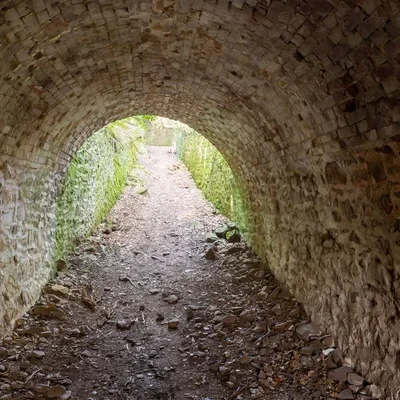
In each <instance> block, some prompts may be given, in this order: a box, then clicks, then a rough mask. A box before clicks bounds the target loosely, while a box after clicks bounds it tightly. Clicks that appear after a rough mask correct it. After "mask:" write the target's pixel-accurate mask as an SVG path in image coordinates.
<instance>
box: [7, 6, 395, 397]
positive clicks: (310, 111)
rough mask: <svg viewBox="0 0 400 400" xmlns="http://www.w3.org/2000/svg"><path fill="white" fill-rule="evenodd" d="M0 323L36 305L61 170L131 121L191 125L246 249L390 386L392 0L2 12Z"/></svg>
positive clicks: (392, 357) (392, 297) (369, 371)
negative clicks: (250, 246)
mask: <svg viewBox="0 0 400 400" xmlns="http://www.w3.org/2000/svg"><path fill="white" fill-rule="evenodd" d="M0 7H1V9H0V45H1V46H0V56H1V57H0V77H1V85H0V110H1V118H0V171H1V173H0V184H1V186H0V207H1V214H0V218H1V219H0V264H1V265H0V275H1V276H0V281H1V282H2V283H1V287H0V299H1V300H0V310H1V312H0V318H1V321H0V325H1V327H2V328H1V329H2V331H4V330H6V329H8V328H9V327H10V324H11V323H12V320H13V319H14V318H15V317H16V316H17V315H18V314H19V313H20V312H21V311H22V310H23V309H25V308H26V307H27V306H29V305H30V304H32V301H33V300H34V299H35V298H36V297H37V295H38V291H39V289H40V285H41V284H42V283H43V282H44V281H45V279H46V278H47V276H48V270H49V267H48V265H49V262H50V259H51V257H50V255H51V252H52V249H53V248H54V221H55V220H54V201H55V194H56V191H57V185H58V182H59V181H60V179H61V177H62V174H63V173H64V171H65V168H66V165H67V163H68V161H69V160H70V159H71V157H72V156H73V155H74V154H75V152H76V150H77V149H78V148H79V147H80V145H81V144H82V143H83V142H84V141H85V139H86V138H87V137H89V136H90V135H91V134H92V133H93V132H95V131H96V130H98V129H99V128H101V127H102V126H104V125H105V124H107V123H108V122H110V121H112V120H115V119H119V118H122V117H126V116H129V115H135V114H146V113H147V114H155V115H160V116H165V117H169V118H171V119H176V120H180V121H182V122H184V123H186V124H188V125H190V126H191V127H193V128H194V129H196V130H197V131H199V132H201V133H202V134H204V135H205V136H206V137H207V138H209V139H210V141H211V142H212V143H213V144H214V145H216V147H217V148H218V149H219V150H220V151H221V152H222V153H223V154H224V156H225V158H226V159H227V161H228V162H229V163H230V165H231V166H232V167H233V168H234V169H235V172H236V174H237V176H238V177H239V179H240V180H241V181H242V182H243V183H245V184H246V185H247V188H248V190H249V195H250V198H251V201H252V210H253V214H254V216H255V217H254V221H253V223H254V227H255V229H254V232H253V236H252V237H253V239H252V240H253V242H254V244H255V245H256V246H257V248H258V251H259V254H260V255H261V256H262V257H264V258H265V260H266V261H268V262H269V263H270V265H271V268H272V269H273V271H274V272H275V274H276V275H277V276H278V277H279V278H280V279H282V280H285V281H286V282H287V283H288V285H289V286H290V287H291V289H292V290H293V291H294V293H295V294H296V296H297V297H298V299H299V300H301V301H303V302H304V304H305V306H306V307H307V309H308V310H309V311H310V313H311V315H312V317H313V318H314V319H315V320H316V321H318V322H320V323H322V324H323V325H324V326H326V327H327V328H328V329H330V330H331V332H332V333H333V334H334V335H335V336H336V337H337V339H338V341H339V343H340V345H341V347H342V348H343V349H344V350H345V351H346V352H347V354H348V355H349V356H351V357H352V358H353V359H354V361H355V362H356V363H357V365H358V366H359V367H360V369H361V370H362V371H363V373H366V374H367V375H368V376H369V378H370V379H372V380H375V381H376V382H378V383H380V384H381V385H382V386H383V387H386V388H387V395H389V394H390V392H391V391H392V390H393V391H394V390H395V389H397V388H396V383H397V382H398V381H399V379H400V372H399V357H398V355H399V354H400V353H399V351H400V333H399V332H400V322H399V316H400V311H399V295H400V293H399V274H400V271H399V269H400V268H399V257H400V253H399V244H400V242H399V240H400V237H399V236H400V232H399V219H398V215H399V201H400V195H399V192H400V190H399V187H400V185H399V182H400V175H399V171H398V169H399V167H398V165H399V151H400V148H399V143H400V141H399V137H400V135H399V134H400V103H399V100H398V99H399V98H400V90H399V79H400V75H399V55H400V19H399V15H400V3H399V2H398V1H397V0H341V1H339V0H287V1H283V0H268V1H267V0H233V1H228V0H217V1H216V0H201V1H199V0H176V1H174V0H154V1H144V0H118V1H111V0H90V1H87V2H83V1H79V0H77V1H75V0H74V1H71V0H61V1H58V2H48V1H41V0H37V1H36V0H35V1H29V0H27V1H23V2H21V1H19V0H9V1H7V2H5V3H4V2H3V4H2V5H1V6H0Z"/></svg>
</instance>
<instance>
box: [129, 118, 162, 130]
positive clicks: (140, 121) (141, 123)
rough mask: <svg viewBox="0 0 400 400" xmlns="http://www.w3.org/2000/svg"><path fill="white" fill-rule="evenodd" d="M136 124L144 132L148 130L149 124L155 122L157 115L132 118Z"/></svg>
mask: <svg viewBox="0 0 400 400" xmlns="http://www.w3.org/2000/svg"><path fill="white" fill-rule="evenodd" d="M132 118H133V119H134V120H135V121H136V123H137V124H138V125H139V126H140V127H141V128H142V129H144V130H147V129H148V126H149V122H152V121H155V119H156V118H157V117H156V116H155V115H147V114H144V115H137V116H136V117H132Z"/></svg>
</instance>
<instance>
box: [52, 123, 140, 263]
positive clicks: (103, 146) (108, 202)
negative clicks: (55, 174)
mask: <svg viewBox="0 0 400 400" xmlns="http://www.w3.org/2000/svg"><path fill="white" fill-rule="evenodd" d="M140 144H141V138H140V136H139V134H138V130H137V127H135V124H134V121H132V119H129V123H128V124H127V123H124V122H122V123H120V122H118V123H112V124H109V125H107V126H106V127H105V128H103V129H101V130H100V131H98V132H96V133H95V134H93V135H92V136H91V137H90V138H89V139H88V140H87V141H86V142H85V144H84V145H83V146H82V147H81V148H80V150H79V151H78V152H77V153H76V155H75V157H74V158H73V159H72V161H71V163H70V165H69V168H68V170H67V172H66V174H65V177H64V181H63V183H62V185H61V189H60V192H59V195H58V198H57V208H56V222H57V226H56V249H55V257H56V259H59V258H62V257H63V256H64V255H65V254H66V253H67V252H69V251H71V250H72V249H73V248H74V242H75V241H76V240H77V239H79V238H83V237H86V236H87V235H89V234H90V233H91V232H92V230H93V229H94V228H95V227H96V226H97V225H98V224H99V223H100V222H101V221H102V220H103V219H104V217H105V216H106V215H107V214H108V212H109V211H110V209H111V208H112V207H113V205H114V204H115V202H116V201H117V200H118V198H119V196H120V194H121V193H122V191H123V189H124V187H125V184H126V180H127V177H128V174H129V173H130V172H131V171H132V169H133V167H134V166H135V164H136V162H137V153H138V147H139V146H140Z"/></svg>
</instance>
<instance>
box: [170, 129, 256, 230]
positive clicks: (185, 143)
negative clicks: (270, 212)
mask: <svg viewBox="0 0 400 400" xmlns="http://www.w3.org/2000/svg"><path fill="white" fill-rule="evenodd" d="M176 148H177V155H178V157H179V158H180V159H181V160H182V161H183V162H184V164H185V165H186V166H187V168H188V170H189V171H190V172H191V174H192V177H193V180H194V181H195V183H196V185H197V186H198V187H199V188H200V189H201V190H202V192H203V193H204V196H205V197H206V198H207V199H208V200H209V201H210V202H211V203H212V204H214V206H215V207H216V208H217V209H218V210H219V211H220V212H221V213H222V214H224V215H225V216H227V217H228V218H229V219H231V220H233V221H235V222H236V224H237V225H238V227H239V228H240V230H241V232H242V234H244V235H245V236H247V233H248V232H249V221H251V218H250V208H249V206H248V204H249V202H248V196H247V193H246V191H245V190H244V189H243V186H242V185H240V184H239V182H238V180H237V179H236V177H235V174H234V172H233V170H232V169H231V168H230V166H229V165H228V163H227V162H226V160H225V159H224V157H223V155H222V154H221V153H220V152H219V151H218V150H217V148H216V147H215V146H213V145H212V144H211V143H210V142H209V141H208V140H207V139H206V138H204V137H203V136H202V135H200V134H199V133H197V132H196V131H194V130H192V129H190V128H182V131H181V132H180V133H179V134H178V136H177V145H176Z"/></svg>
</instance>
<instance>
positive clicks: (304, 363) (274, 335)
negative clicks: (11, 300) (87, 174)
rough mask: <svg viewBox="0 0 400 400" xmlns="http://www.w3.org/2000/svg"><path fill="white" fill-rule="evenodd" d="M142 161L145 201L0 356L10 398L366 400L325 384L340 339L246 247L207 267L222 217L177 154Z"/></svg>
mask: <svg viewBox="0 0 400 400" xmlns="http://www.w3.org/2000/svg"><path fill="white" fill-rule="evenodd" d="M143 163H144V166H145V168H146V169H147V170H148V171H149V173H148V174H147V175H146V176H145V178H144V179H145V188H146V190H144V193H143V194H137V189H135V188H133V187H127V189H126V190H125V192H124V195H123V196H122V198H121V199H120V201H119V202H118V203H117V205H116V206H115V207H114V209H113V210H112V212H111V214H110V217H109V222H108V224H107V225H106V226H103V227H102V231H99V232H98V234H96V235H94V236H93V237H91V238H90V239H89V240H88V241H87V242H85V243H83V244H82V245H81V246H80V247H79V249H78V251H77V252H76V254H75V255H73V256H72V257H71V259H70V260H69V264H70V265H69V269H68V270H66V271H64V272H61V273H60V274H59V276H58V277H57V278H56V280H55V281H54V282H52V283H50V284H49V285H48V286H47V287H46V288H45V290H44V294H43V296H42V298H41V300H40V302H39V303H38V304H37V305H36V306H35V307H34V308H33V310H32V312H31V313H30V314H29V315H26V316H25V317H24V318H22V319H21V321H19V323H18V325H17V328H16V330H15V332H14V334H13V336H12V337H9V338H6V340H5V341H4V343H3V347H0V356H1V357H2V361H0V399H26V398H32V399H46V398H56V399H63V400H66V399H76V400H89V399H92V400H106V399H109V400H114V399H115V400H119V399H125V400H128V399H132V400H152V399H165V400H168V399H176V400H184V399H197V400H220V399H221V400H222V399H270V400H274V399H276V400H278V399H279V400H284V399H286V400H289V399H328V398H331V397H337V396H338V393H339V392H341V393H342V395H341V396H339V398H349V399H351V398H356V397H355V396H356V395H355V394H354V397H343V391H342V390H350V389H348V387H349V385H348V384H347V383H340V382H338V379H336V381H335V377H332V376H331V375H329V378H330V379H328V378H327V375H328V373H329V370H328V368H335V367H340V366H341V365H343V363H344V361H343V359H342V357H341V353H340V351H339V350H338V349H335V348H334V346H333V342H332V340H331V338H329V337H327V336H326V335H324V334H323V332H319V330H318V329H317V328H316V327H313V326H312V325H310V324H307V322H308V321H307V318H306V316H305V315H304V313H303V312H302V309H301V307H300V306H299V305H298V304H297V303H296V302H295V301H294V300H293V299H292V298H291V295H290V293H289V292H288V291H287V290H286V289H285V288H284V287H283V286H280V285H278V283H277V282H276V281H275V280H274V278H273V277H272V276H271V275H270V274H269V273H268V271H267V272H265V271H263V270H261V268H260V265H259V262H258V261H257V259H256V257H254V255H252V254H251V252H250V251H249V250H248V249H247V248H246V246H245V245H244V244H234V245H232V244H227V243H226V242H224V241H223V240H221V241H220V243H219V244H218V259H217V260H215V261H210V260H206V259H205V258H204V256H203V255H204V251H205V249H207V248H209V246H210V245H209V244H207V243H206V242H205V236H206V232H208V231H209V230H211V229H213V228H215V227H217V226H218V225H219V224H221V223H223V222H225V220H224V218H223V217H221V216H218V215H216V214H215V213H214V210H213V207H212V206H211V205H210V204H209V203H208V202H206V201H205V200H204V199H203V197H202V194H201V193H200V191H199V190H198V189H196V187H195V185H194V183H193V181H192V180H191V179H190V177H189V174H188V172H187V171H186V169H185V168H184V167H183V166H182V164H181V163H180V162H178V161H177V160H176V158H175V156H174V155H172V154H168V153H167V150H166V149H165V148H149V153H148V155H147V156H144V157H143ZM60 267H63V265H60ZM54 283H56V286H54ZM57 285H59V286H57ZM174 324H175V325H176V324H177V327H176V329H172V328H174V327H175V325H174ZM332 371H336V370H334V369H333V370H332ZM332 371H331V372H330V373H332ZM349 371H351V369H349V370H345V373H344V379H345V380H346V374H347V372H349ZM342 375H343V374H342ZM342 380H343V379H342ZM361 380H362V378H361ZM353 381H354V379H353ZM364 386H365V383H360V384H359V387H358V389H357V390H358V391H359V393H360V391H361V392H362V391H363V390H364V392H365V388H364ZM350 388H351V389H352V390H353V391H355V390H356V388H355V387H354V385H353V387H350ZM363 388H364V389H363ZM346 393H347V392H346ZM346 393H345V394H346ZM350 393H352V392H351V391H350ZM347 394H348V393H347ZM357 396H360V394H358V395H357ZM357 398H360V399H361V398H363V399H367V398H368V397H367V396H364V397H357Z"/></svg>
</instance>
